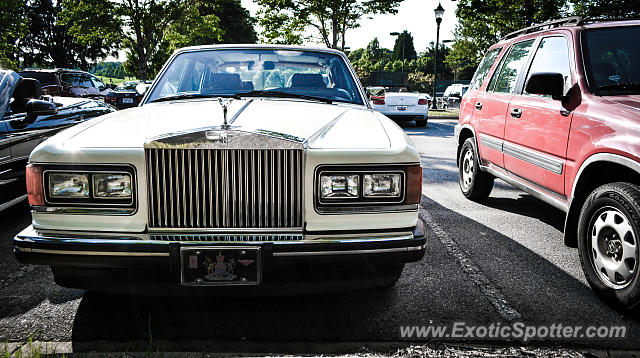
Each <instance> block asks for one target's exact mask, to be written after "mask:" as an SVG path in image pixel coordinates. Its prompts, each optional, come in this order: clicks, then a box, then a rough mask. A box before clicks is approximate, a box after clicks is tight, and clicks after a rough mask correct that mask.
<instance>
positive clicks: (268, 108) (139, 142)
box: [58, 98, 391, 149]
mask: <svg viewBox="0 0 640 358" xmlns="http://www.w3.org/2000/svg"><path fill="white" fill-rule="evenodd" d="M227 118H228V121H229V122H230V123H231V125H232V128H233V129H235V130H240V131H247V132H262V133H265V132H270V133H274V134H277V135H280V134H284V135H285V136H293V137H296V138H298V139H299V140H300V141H302V142H306V144H307V145H308V147H310V148H322V149H348V148H359V149H383V148H389V147H390V146H391V143H390V139H389V136H388V135H387V132H386V130H385V127H384V126H383V125H382V124H381V122H380V118H379V117H378V116H376V115H375V114H374V112H373V111H371V110H369V109H366V108H364V107H362V106H353V105H341V104H324V103H315V102H307V101H297V100H293V101H292V100H280V99H260V98H256V99H253V100H235V101H233V102H231V104H230V105H229V107H228V114H227ZM93 122H95V123H94V124H93V125H91V126H86V127H85V128H81V129H80V130H76V131H75V132H76V133H67V135H65V137H66V138H59V139H58V140H62V141H63V145H64V146H65V147H72V148H140V147H143V146H144V143H145V142H148V141H150V140H153V139H154V138H157V137H166V136H171V134H173V133H176V134H178V133H185V132H189V131H195V130H199V129H204V128H211V127H218V126H220V125H222V124H223V122H224V116H223V109H222V106H221V105H220V104H219V103H218V101H217V100H211V99H206V100H188V101H171V102H161V103H151V104H146V105H144V106H141V107H136V108H133V109H130V110H127V111H121V112H116V113H113V114H110V115H107V116H104V117H103V118H102V120H98V121H93ZM61 144H62V143H61Z"/></svg>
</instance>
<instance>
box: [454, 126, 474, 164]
mask: <svg viewBox="0 0 640 358" xmlns="http://www.w3.org/2000/svg"><path fill="white" fill-rule="evenodd" d="M468 138H473V141H474V142H475V146H474V151H475V153H474V154H475V155H476V158H478V160H480V157H479V156H478V139H477V137H476V132H475V130H473V127H471V125H469V124H463V125H462V128H461V129H460V134H459V135H458V149H457V150H456V166H458V165H460V163H459V162H460V158H459V157H460V150H461V149H462V145H463V144H464V142H465V141H466V140H467V139H468Z"/></svg>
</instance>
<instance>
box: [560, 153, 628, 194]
mask: <svg viewBox="0 0 640 358" xmlns="http://www.w3.org/2000/svg"><path fill="white" fill-rule="evenodd" d="M595 162H613V163H616V164H620V165H623V166H625V167H627V168H629V169H631V170H634V171H636V172H638V174H640V163H638V162H636V161H635V160H633V159H630V158H627V157H623V156H622V155H618V154H613V153H596V154H593V155H591V156H590V157H589V158H587V159H586V160H585V161H584V162H582V164H581V165H580V169H578V173H577V174H576V178H575V179H574V180H573V188H571V198H573V197H574V196H575V194H576V185H575V184H576V183H578V181H579V180H580V176H581V175H582V172H584V170H585V169H586V168H587V167H588V166H589V165H590V164H593V163H595Z"/></svg>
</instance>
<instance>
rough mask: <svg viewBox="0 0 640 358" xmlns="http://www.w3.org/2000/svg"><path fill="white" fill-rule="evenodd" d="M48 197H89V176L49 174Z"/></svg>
mask: <svg viewBox="0 0 640 358" xmlns="http://www.w3.org/2000/svg"><path fill="white" fill-rule="evenodd" d="M49 195H51V197H52V198H78V199H84V198H88V197H89V175H88V174H78V173H50V174H49Z"/></svg>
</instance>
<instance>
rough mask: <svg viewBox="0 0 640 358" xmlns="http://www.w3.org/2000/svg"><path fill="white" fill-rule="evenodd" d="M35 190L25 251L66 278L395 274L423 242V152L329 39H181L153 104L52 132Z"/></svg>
mask: <svg viewBox="0 0 640 358" xmlns="http://www.w3.org/2000/svg"><path fill="white" fill-rule="evenodd" d="M27 189H28V195H29V203H30V204H31V206H32V216H33V220H32V225H31V226H29V227H27V228H25V229H24V230H23V231H22V232H21V233H20V234H18V235H17V236H16V237H15V239H14V249H15V254H16V256H17V258H18V260H19V261H21V262H23V263H29V264H42V265H49V266H51V268H52V272H53V274H54V277H55V280H56V282H57V283H58V284H59V285H62V286H67V287H77V288H83V289H87V290H96V291H125V292H137V291H139V290H140V291H145V292H146V291H147V290H153V289H155V288H162V291H161V292H162V293H166V292H168V291H167V290H171V289H175V290H177V291H179V292H185V291H193V290H196V291H198V290H205V291H206V290H213V291H215V292H218V293H221V294H223V293H224V292H238V293H248V292H252V293H255V292H258V291H265V292H269V290H274V291H273V292H275V293H276V294H281V293H284V292H290V291H289V288H290V287H294V286H295V284H296V283H299V284H301V285H302V284H304V283H307V284H309V282H312V284H311V285H309V286H313V287H321V286H322V285H319V284H318V282H323V281H322V280H328V281H330V286H331V287H332V288H345V287H349V288H351V287H356V286H354V282H366V284H365V285H370V286H381V285H391V284H393V282H395V280H397V279H398V277H399V276H400V274H401V272H402V269H403V266H404V264H405V263H407V262H413V261H417V260H420V259H421V258H422V257H423V255H424V249H425V237H424V233H423V224H422V222H421V221H420V220H418V205H419V202H420V198H421V189H422V168H421V166H420V159H419V156H418V152H417V151H416V148H415V147H414V145H413V144H412V143H411V142H410V141H409V140H408V138H407V136H406V135H405V134H404V132H403V130H402V129H401V128H399V127H398V126H397V125H396V124H395V123H393V122H392V121H391V120H389V119H388V118H386V117H385V116H383V115H382V114H380V113H378V112H375V111H373V110H372V109H371V108H370V105H369V104H368V101H367V98H366V96H365V92H364V89H363V88H362V87H361V85H360V82H359V81H358V79H357V78H356V77H355V73H354V71H353V69H352V68H351V65H350V64H349V62H348V60H347V58H346V56H345V55H344V54H343V53H341V52H339V51H334V50H328V49H308V48H303V47H287V46H269V45H259V46H245V45H242V46H240V45H235V46H234V45H218V46H204V47H190V48H184V49H181V50H178V51H177V52H176V53H174V55H173V56H172V57H171V58H170V59H169V60H168V62H167V63H166V64H165V66H164V67H163V69H162V70H161V71H160V73H159V74H158V76H157V78H156V80H155V81H154V83H153V84H152V85H151V87H150V88H149V90H148V91H147V92H146V94H145V97H144V98H143V99H142V102H141V104H140V106H138V107H136V108H132V109H129V110H127V111H122V112H116V113H112V114H108V115H105V116H102V117H99V118H97V119H95V120H92V121H90V122H86V123H83V124H80V125H77V126H75V127H73V128H71V129H68V130H65V131H63V132H61V133H59V134H58V135H56V136H54V137H52V138H50V139H49V140H47V141H45V142H43V143H42V144H40V145H39V146H38V147H37V148H36V149H35V150H34V151H33V152H32V154H31V156H30V159H29V164H28V167H27ZM314 270H315V271H318V272H319V273H320V275H316V274H317V273H318V272H315V273H314ZM307 273H308V274H309V275H308V276H307V275H306V274H307ZM326 273H334V274H332V275H326ZM301 274H304V275H301ZM318 276H319V277H318ZM310 277H311V278H310ZM312 279H313V280H315V281H313V280H312ZM339 283H343V285H340V284H339ZM283 284H284V285H287V286H283ZM283 287H284V288H283Z"/></svg>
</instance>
